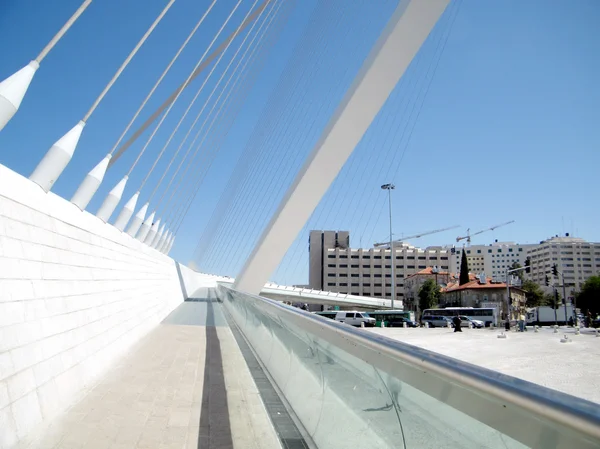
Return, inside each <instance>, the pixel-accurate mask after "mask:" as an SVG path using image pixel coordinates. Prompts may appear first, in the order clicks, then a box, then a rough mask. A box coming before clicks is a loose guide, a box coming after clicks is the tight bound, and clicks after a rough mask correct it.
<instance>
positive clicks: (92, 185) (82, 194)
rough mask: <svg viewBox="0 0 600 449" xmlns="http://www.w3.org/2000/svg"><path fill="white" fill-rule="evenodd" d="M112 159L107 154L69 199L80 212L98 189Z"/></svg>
mask: <svg viewBox="0 0 600 449" xmlns="http://www.w3.org/2000/svg"><path fill="white" fill-rule="evenodd" d="M111 157H112V155H111V154H107V155H106V156H105V157H104V159H102V160H101V161H100V163H99V164H98V165H96V166H95V167H94V168H93V169H92V170H91V171H90V172H89V173H88V174H87V175H86V177H85V179H84V180H83V182H82V183H81V184H80V185H79V188H78V189H77V191H76V192H75V194H74V195H73V198H71V203H73V204H74V205H75V206H77V207H78V208H79V209H81V210H85V208H86V207H87V205H88V204H89V203H90V201H91V200H92V198H93V197H94V195H95V194H96V191H97V190H98V187H100V184H101V183H102V180H103V179H104V174H105V173H106V169H107V168H108V162H109V161H110V158H111Z"/></svg>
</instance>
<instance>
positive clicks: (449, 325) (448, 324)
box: [446, 321, 452, 329]
mask: <svg viewBox="0 0 600 449" xmlns="http://www.w3.org/2000/svg"><path fill="white" fill-rule="evenodd" d="M446 327H447V328H448V329H452V323H450V321H448V322H447V323H446Z"/></svg>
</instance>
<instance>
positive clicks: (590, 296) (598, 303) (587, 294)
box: [576, 276, 600, 316]
mask: <svg viewBox="0 0 600 449" xmlns="http://www.w3.org/2000/svg"><path fill="white" fill-rule="evenodd" d="M576 300H577V307H579V308H580V309H581V311H582V312H583V313H587V311H588V310H589V311H590V313H591V314H592V315H594V316H595V315H596V314H597V313H600V276H591V277H590V278H588V280H587V281H585V282H584V284H583V287H581V291H580V292H579V294H578V295H577V299H576Z"/></svg>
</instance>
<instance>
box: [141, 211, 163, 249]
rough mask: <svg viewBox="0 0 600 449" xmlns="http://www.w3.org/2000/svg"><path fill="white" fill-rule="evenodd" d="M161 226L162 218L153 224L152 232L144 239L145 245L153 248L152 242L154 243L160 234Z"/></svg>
mask: <svg viewBox="0 0 600 449" xmlns="http://www.w3.org/2000/svg"><path fill="white" fill-rule="evenodd" d="M159 226H160V218H159V219H158V220H156V221H155V222H154V223H152V226H151V227H150V232H148V235H147V236H146V238H145V239H144V243H145V244H146V245H148V246H152V242H153V241H154V238H155V237H156V234H157V233H158V227H159Z"/></svg>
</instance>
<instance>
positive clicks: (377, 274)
mask: <svg viewBox="0 0 600 449" xmlns="http://www.w3.org/2000/svg"><path fill="white" fill-rule="evenodd" d="M373 277H375V278H380V277H381V274H379V273H376V274H374V275H373Z"/></svg>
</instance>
